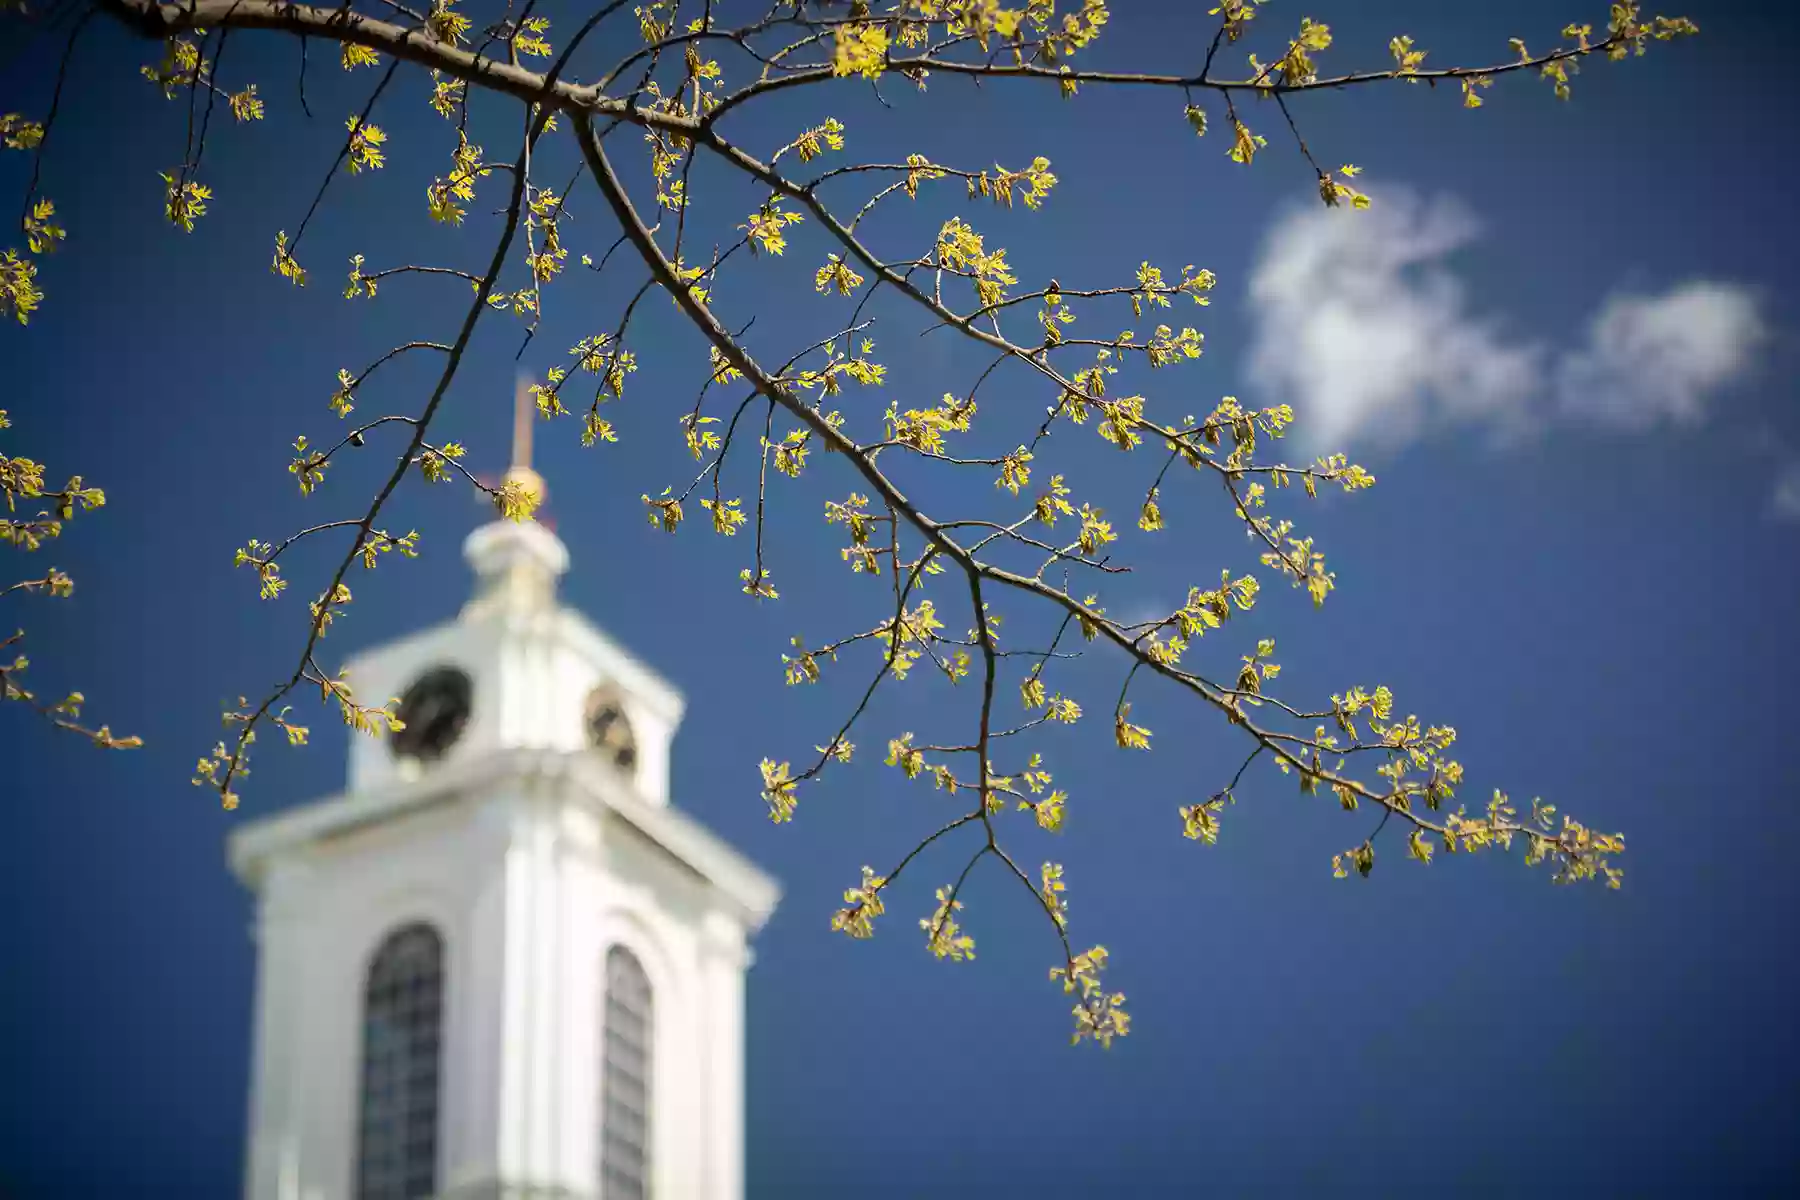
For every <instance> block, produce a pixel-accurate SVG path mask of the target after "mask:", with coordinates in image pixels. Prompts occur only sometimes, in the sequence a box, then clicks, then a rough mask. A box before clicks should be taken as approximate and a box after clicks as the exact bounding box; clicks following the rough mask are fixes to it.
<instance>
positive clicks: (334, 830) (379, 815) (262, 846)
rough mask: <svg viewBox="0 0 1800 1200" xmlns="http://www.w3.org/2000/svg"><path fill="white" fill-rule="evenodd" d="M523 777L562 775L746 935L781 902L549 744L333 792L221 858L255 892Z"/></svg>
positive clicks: (688, 822) (657, 812)
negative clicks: (406, 819) (326, 851)
mask: <svg viewBox="0 0 1800 1200" xmlns="http://www.w3.org/2000/svg"><path fill="white" fill-rule="evenodd" d="M521 779H547V780H561V781H564V782H565V784H566V785H567V786H568V787H569V789H570V791H571V792H572V793H573V795H574V796H580V797H585V798H587V799H589V800H592V801H596V802H598V803H599V805H601V806H602V807H604V808H607V809H609V810H611V811H612V812H614V813H616V814H617V815H618V816H619V817H620V818H622V819H623V820H625V821H628V822H630V823H631V824H632V825H633V826H634V827H635V828H637V830H638V831H639V832H641V833H642V834H643V835H644V836H645V837H648V838H650V839H651V840H653V841H655V842H656V843H657V844H659V845H660V846H662V848H663V849H665V850H667V851H668V852H669V853H670V854H672V855H674V856H675V857H676V858H677V859H679V860H680V861H681V862H683V863H685V864H687V865H688V866H689V867H691V868H692V869H693V870H695V871H696V872H698V873H699V874H700V875H701V876H702V877H703V878H705V879H706V880H707V881H708V882H709V883H710V884H712V886H713V887H714V888H716V889H718V891H719V893H720V894H721V895H722V896H723V898H724V899H726V900H727V901H728V902H729V903H730V905H731V906H732V907H734V908H735V909H736V910H737V915H738V916H739V917H740V919H742V920H743V922H744V924H745V926H746V927H747V931H748V932H750V933H755V932H756V931H757V930H758V929H760V928H761V927H762V925H763V923H764V922H765V921H767V920H768V918H769V915H770V914H771V913H772V912H773V911H774V909H775V904H776V902H777V901H778V900H779V899H780V896H781V889H780V885H778V884H777V883H776V882H775V880H774V879H773V878H771V877H770V876H769V875H768V874H767V873H766V872H764V871H763V870H762V869H761V868H759V867H758V866H756V864H755V863H752V862H751V861H750V860H749V859H747V858H745V857H744V856H743V855H741V854H739V853H738V852H737V851H736V850H734V849H732V847H731V846H730V845H729V844H728V843H726V842H724V841H723V840H721V839H720V838H718V837H717V836H715V835H714V834H713V833H711V832H710V831H708V830H707V829H706V827H705V826H703V825H701V824H700V823H699V822H698V821H696V820H694V819H693V818H692V817H690V816H688V815H687V814H686V813H684V812H681V811H680V810H679V809H675V808H668V807H662V806H657V805H651V804H647V803H645V802H644V801H642V800H640V799H638V798H637V797H636V796H634V795H632V794H631V793H630V791H629V789H628V788H626V787H624V786H622V785H621V784H620V783H619V781H618V779H617V777H616V776H615V775H614V774H613V773H612V772H611V771H609V770H608V769H607V768H606V767H605V766H604V765H603V764H601V763H599V762H596V761H595V760H594V759H593V758H591V757H589V756H588V755H586V754H579V753H578V754H569V753H565V752H562V751H555V750H511V751H507V752H504V753H501V754H495V755H491V756H488V757H485V758H483V759H481V760H478V761H476V762H472V763H468V764H460V765H457V766H456V767H454V769H444V770H437V771H430V772H427V773H426V774H425V775H424V776H423V777H422V778H420V779H417V780H412V781H408V782H404V783H396V784H394V785H392V786H389V787H385V788H381V789H378V790H370V791H365V792H359V793H350V794H340V795H337V796H332V797H329V798H326V799H324V800H319V801H315V802H313V803H310V804H306V805H304V806H302V807H299V808H296V809H292V810H290V811H288V812H284V813H277V814H275V815H272V816H268V817H263V818H261V819H260V820H255V821H251V822H248V823H246V824H244V825H242V826H240V827H239V828H237V829H236V830H234V831H232V833H231V835H230V836H229V838H228V839H227V843H226V847H227V849H226V852H227V856H228V858H229V861H230V863H231V869H232V872H233V873H234V874H236V875H237V877H238V878H239V879H240V880H242V881H243V882H244V884H245V885H247V886H248V887H250V888H252V889H256V890H260V888H261V886H262V881H263V877H264V874H265V872H266V871H267V869H268V867H269V865H270V864H271V863H272V862H273V861H275V860H276V859H278V858H281V857H284V856H287V855H289V854H292V853H294V852H296V851H299V850H301V849H303V848H304V847H307V846H310V845H315V844H317V843H319V842H322V841H324V840H326V839H329V838H335V837H342V836H344V835H345V834H348V833H351V832H353V831H355V830H357V829H360V828H363V827H365V826H369V825H374V824H378V823H385V822H388V821H391V820H394V819H396V818H398V817H400V816H403V815H405V814H406V813H409V812H413V811H416V810H419V809H423V808H426V807H429V806H431V805H433V804H437V803H442V802H446V801H449V800H452V799H454V798H456V797H459V796H468V795H479V794H481V793H482V792H484V791H487V790H489V789H491V788H493V787H495V786H498V785H501V784H505V783H507V782H511V781H516V780H521Z"/></svg>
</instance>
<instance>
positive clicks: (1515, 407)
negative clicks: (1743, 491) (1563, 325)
mask: <svg viewBox="0 0 1800 1200" xmlns="http://www.w3.org/2000/svg"><path fill="white" fill-rule="evenodd" d="M1478 232H1479V227H1478V225H1477V224H1476V222H1475V220H1474V219H1473V218H1472V217H1471V216H1470V214H1469V213H1468V211H1467V210H1466V209H1465V208H1463V207H1462V206H1461V205H1459V204H1457V203H1455V202H1454V201H1451V200H1444V199H1440V200H1435V201H1430V202H1427V201H1423V200H1421V199H1419V198H1417V197H1414V196H1412V195H1410V194H1408V193H1406V192H1405V191H1404V190H1403V189H1397V188H1385V189H1383V191H1382V196H1381V198H1380V200H1379V201H1378V203H1377V204H1376V206H1375V207H1374V208H1372V209H1369V210H1367V211H1364V212H1354V211H1350V210H1345V209H1326V208H1306V209H1301V210H1297V211H1293V212H1290V213H1288V214H1287V215H1286V216H1284V217H1282V218H1281V219H1280V220H1278V221H1277V223H1276V224H1275V226H1274V228H1273V229H1272V230H1271V231H1270V234H1269V236H1268V238H1267V239H1266V241H1265V242H1264V244H1263V247H1262V250H1261V253H1260V255H1259V257H1258V259H1257V262H1256V265H1255V267H1254V268H1253V270H1252V273H1251V282H1250V300H1251V313H1252V319H1253V321H1254V325H1255V329H1254V334H1253V339H1252V345H1251V350H1250V355H1249V359H1248V370H1249V382H1250V383H1251V384H1252V385H1253V386H1254V391H1255V396H1256V402H1257V403H1272V402H1276V401H1287V402H1289V403H1291V404H1293V406H1294V409H1295V414H1296V416H1297V417H1298V418H1300V421H1299V424H1298V427H1297V430H1296V435H1297V437H1298V438H1299V439H1300V440H1301V442H1302V444H1303V446H1304V447H1305V448H1306V449H1307V450H1309V451H1313V452H1316V451H1318V450H1321V449H1325V448H1332V449H1337V448H1344V447H1346V446H1361V447H1365V448H1366V447H1370V446H1375V447H1389V448H1392V447H1397V446H1398V445H1400V444H1402V443H1405V442H1408V441H1411V440H1414V439H1416V438H1419V437H1421V436H1424V435H1425V434H1427V433H1429V432H1431V431H1433V430H1434V429H1436V428H1441V427H1444V426H1451V425H1464V426H1478V427H1481V428H1483V429H1485V430H1487V431H1488V432H1490V433H1493V434H1497V435H1500V436H1503V437H1512V436H1517V435H1518V434H1521V433H1523V432H1525V431H1528V430H1531V429H1534V428H1538V427H1541V426H1542V425H1543V424H1545V423H1546V422H1547V421H1549V420H1552V419H1555V418H1562V419H1577V420H1583V421H1587V422H1593V423H1598V424H1602V425H1606V426H1610V427H1614V428H1621V429H1643V428H1647V427H1649V426H1651V425H1654V424H1656V423H1657V422H1659V421H1663V420H1669V421H1676V422H1694V421H1697V420H1699V419H1700V418H1701V417H1703V416H1704V414H1705V408H1706V403H1707V400H1708V399H1709V396H1710V394H1711V393H1712V392H1714V391H1716V390H1717V389H1719V388H1720V387H1722V386H1724V385H1725V384H1728V383H1730V382H1732V381H1734V380H1736V379H1738V378H1740V377H1741V376H1742V375H1743V373H1744V372H1745V371H1746V369H1747V368H1748V367H1749V365H1750V362H1751V360H1752V358H1753V356H1754V352H1755V350H1756V349H1757V348H1758V347H1759V345H1760V344H1761V342H1762V341H1763V338H1764V336H1765V329H1764V326H1763V323H1762V319H1761V317H1760V316H1759V314H1758V310H1757V305H1756V302H1755V300H1754V299H1753V298H1752V296H1751V295H1750V294H1749V293H1748V292H1747V291H1745V290H1744V289H1743V288H1740V287H1737V286H1735V285H1732V284H1727V283H1717V282H1710V281H1703V280H1702V281H1692V282H1688V283H1684V284H1681V285H1679V286H1677V287H1675V288H1672V289H1671V290H1669V291H1667V292H1665V293H1663V294H1661V295H1656V296H1644V295H1628V294H1620V295H1616V296H1614V297H1612V298H1611V299H1609V300H1608V301H1607V302H1606V303H1605V304H1604V305H1603V306H1602V307H1601V309H1600V310H1599V311H1598V312H1597V313H1596V314H1595V315H1594V317H1593V319H1592V320H1591V322H1590V323H1589V327H1588V330H1587V335H1586V338H1585V340H1584V341H1583V342H1582V344H1580V345H1578V346H1570V347H1566V348H1562V349H1560V350H1557V349H1553V348H1552V347H1549V346H1546V345H1544V344H1542V343H1540V342H1537V341H1535V340H1532V339H1529V338H1525V337H1523V336H1520V335H1518V334H1515V333H1512V332H1509V330H1508V328H1507V326H1506V323H1505V322H1503V321H1501V320H1499V319H1497V318H1496V317H1495V316H1493V315H1484V314H1481V313H1479V312H1477V311H1475V310H1474V307H1473V305H1472V304H1471V303H1470V302H1469V300H1468V295H1469V290H1470V289H1469V288H1468V286H1467V284H1466V283H1465V282H1464V281H1463V279H1462V278H1460V277H1459V275H1458V274H1457V271H1456V269H1455V267H1454V265H1453V264H1452V262H1451V261H1450V259H1451V255H1452V254H1454V252H1455V251H1457V250H1459V249H1461V248H1463V247H1464V246H1466V245H1468V244H1469V243H1470V242H1471V241H1473V240H1474V239H1475V237H1476V235H1477V233H1478Z"/></svg>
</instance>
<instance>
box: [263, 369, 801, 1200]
mask: <svg viewBox="0 0 1800 1200" xmlns="http://www.w3.org/2000/svg"><path fill="white" fill-rule="evenodd" d="M528 405H529V400H528V398H526V397H525V396H524V395H523V389H522V388H521V395H520V397H519V407H518V411H517V414H516V423H515V428H514V455H513V468H512V471H511V472H510V473H509V476H508V478H509V479H514V480H518V481H520V482H523V483H526V484H527V485H528V486H531V487H533V488H536V489H538V490H539V492H540V495H541V494H542V487H543V484H542V481H541V480H539V479H538V478H537V476H536V475H535V474H534V473H532V471H531V468H530V449H529V447H530V433H531V424H530V422H531V411H530V409H529V407H527V406H528ZM463 553H464V556H465V557H466V558H467V560H468V562H469V565H470V566H471V567H472V568H473V570H474V574H475V588H474V593H473V596H472V597H471V599H470V600H469V602H468V603H467V604H466V605H465V606H464V608H463V610H462V612H461V613H460V614H459V615H458V616H457V617H456V618H455V619H454V620H452V621H449V622H446V623H444V624H442V625H439V626H437V627H435V628H431V629H426V630H422V631H420V632H418V633H416V634H413V635H411V636H409V637H405V638H402V639H400V640H399V641H397V642H393V643H390V644H388V645H385V646H379V647H376V648H374V649H372V650H369V651H367V652H366V653H364V654H362V655H360V656H358V657H357V658H356V659H354V660H353V661H351V662H350V663H349V664H348V666H347V669H348V672H349V679H350V682H351V683H352V684H353V686H355V688H356V691H357V694H358V695H359V696H364V697H369V698H374V697H381V698H386V697H388V696H398V697H400V698H401V703H400V708H399V715H400V718H401V720H402V721H404V722H405V729H404V730H402V731H400V732H399V733H397V734H394V735H392V736H390V737H385V738H380V739H376V738H367V737H361V736H357V737H355V738H354V739H353V746H352V749H351V753H350V764H349V778H348V782H347V786H346V788H345V790H344V791H343V793H342V794H340V795H337V796H333V797H331V798H328V799H324V800H319V801H316V802H313V803H310V804H307V805H304V806H302V807H299V808H296V809H293V810H290V811H288V812H284V813H281V814H278V815H275V816H272V817H268V818H265V819H263V820H260V821H256V822H254V823H250V824H246V825H244V826H242V827H241V828H239V829H238V830H237V831H236V832H235V833H234V834H233V835H232V837H231V840H230V846H229V855H230V861H231V866H232V869H233V870H234V871H235V872H236V874H237V875H238V877H239V878H240V879H242V880H243V881H244V882H245V884H246V885H248V886H249V887H250V888H251V889H253V890H254V891H255V893H256V897H257V909H256V942H257V951H258V959H259V961H258V965H257V988H256V1007H255V1026H256V1032H255V1051H254V1055H253V1059H252V1080H251V1100H250V1121H249V1150H248V1155H247V1159H248V1161H247V1164H246V1179H245V1195H246V1197H247V1198H248V1200H418V1198H422V1197H439V1198H442V1200H527V1198H530V1200H549V1198H551V1197H555V1198H558V1200H565V1198H566V1200H690V1198H691V1200H741V1197H742V1196H743V1191H744V1151H743V1136H744V1135H743V1125H744V1112H743V1103H744V973H745V971H746V969H747V968H748V966H749V964H750V950H749V948H748V945H747V943H748V940H749V938H750V937H751V936H752V935H753V934H754V933H755V932H756V931H757V930H758V929H759V928H761V926H762V924H763V922H764V921H766V920H767V919H768V916H769V914H770V912H771V911H772V910H773V908H774V906H775V902H776V899H777V895H778V892H777V889H776V886H775V884H774V882H773V881H772V880H770V879H769V877H768V876H766V875H764V874H763V873H762V872H761V871H759V870H758V869H757V868H756V867H755V866H753V865H752V864H751V863H749V862H748V861H746V860H745V859H744V858H743V857H741V856H740V855H738V854H737V853H736V852H735V851H733V850H732V849H731V847H729V846H727V845H726V844H725V843H723V842H721V841H720V840H719V839H717V838H716V837H714V836H713V835H711V834H710V833H708V832H707V831H706V829H705V828H703V827H702V826H701V825H699V824H698V823H697V822H696V821H694V820H693V818H691V817H689V816H686V815H685V814H683V813H682V812H681V810H680V809H678V808H675V807H673V806H672V805H671V803H670V797H669V749H670V745H671V743H672V741H673V739H674V735H675V728H676V725H677V723H678V722H679V721H680V719H681V712H682V700H681V697H680V695H679V694H677V693H676V691H675V690H674V689H673V688H672V687H671V686H670V685H669V684H667V683H665V682H664V681H663V680H661V679H659V678H658V677H657V676H656V675H655V674H654V673H653V672H652V671H651V670H650V669H649V668H648V667H646V666H644V665H643V664H641V663H639V662H638V661H636V660H635V659H633V658H632V657H631V656H630V655H629V654H627V653H626V652H625V651H624V650H623V649H621V648H620V647H619V646H618V645H616V644H615V643H613V642H612V641H611V640H609V639H608V638H607V637H606V636H605V635H604V634H603V633H601V632H600V631H599V630H598V629H596V628H595V627H594V626H593V625H591V624H590V623H589V622H588V621H586V620H585V619H584V618H583V617H582V616H581V615H580V614H579V613H576V612H574V611H572V610H570V609H567V608H564V607H561V606H560V605H559V604H558V603H557V600H556V592H555V585H556V580H557V578H558V576H560V575H561V574H562V573H563V571H564V570H565V569H566V568H567V566H568V552H567V550H566V549H565V548H564V547H563V544H562V543H561V541H559V540H558V539H557V537H556V535H555V534H554V533H552V532H550V531H549V530H548V529H546V528H545V527H544V526H542V525H540V524H537V523H536V522H531V521H528V522H525V523H523V524H515V523H513V522H510V521H502V522H497V523H494V524H490V525H486V526H483V527H482V528H479V529H477V530H475V531H474V533H473V534H471V535H470V536H469V538H468V540H467V542H466V543H465V545H464V548H463Z"/></svg>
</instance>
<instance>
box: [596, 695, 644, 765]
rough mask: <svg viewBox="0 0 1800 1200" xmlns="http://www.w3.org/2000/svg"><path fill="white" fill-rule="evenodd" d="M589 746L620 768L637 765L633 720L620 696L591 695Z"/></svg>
mask: <svg viewBox="0 0 1800 1200" xmlns="http://www.w3.org/2000/svg"><path fill="white" fill-rule="evenodd" d="M587 735H588V745H590V746H592V747H593V748H594V749H595V750H596V751H598V752H599V753H600V755H601V756H602V757H603V758H605V759H606V760H607V761H608V762H610V763H612V765H613V766H615V767H617V768H618V769H619V770H621V771H630V770H632V769H633V768H635V767H636V766H637V740H636V739H635V738H633V737H632V736H631V723H630V722H629V721H627V720H626V719H625V710H624V708H623V707H622V706H621V705H620V704H619V700H618V697H616V696H614V695H612V694H611V693H610V692H607V691H605V690H604V689H603V690H601V691H597V692H595V693H594V694H593V695H592V696H590V697H589V698H588V707H587Z"/></svg>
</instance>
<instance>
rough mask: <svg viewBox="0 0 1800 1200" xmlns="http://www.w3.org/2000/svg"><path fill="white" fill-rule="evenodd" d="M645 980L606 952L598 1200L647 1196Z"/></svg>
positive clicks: (618, 951) (633, 959) (627, 954)
mask: <svg viewBox="0 0 1800 1200" xmlns="http://www.w3.org/2000/svg"><path fill="white" fill-rule="evenodd" d="M651 1000H652V998H651V994H650V977H649V976H648V975H646V974H644V965H643V964H642V963H640V962H639V961H638V960H637V956H636V955H635V954H633V953H632V952H631V951H629V950H627V949H625V948H624V947H623V946H614V947H613V948H612V949H610V950H608V951H607V952H606V1001H605V1012H604V1013H603V1015H602V1023H601V1029H602V1054H603V1055H604V1060H603V1062H602V1064H601V1072H600V1200H647V1198H648V1197H649V1195H650V1094H651V1093H650V1080H651V1065H652V1062H653V1059H652V1056H651V1046H652V1044H653V1043H652V1041H651V1038H652V1034H653V1030H654V1024H653V1018H654V1012H653V1007H652V1003H651Z"/></svg>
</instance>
